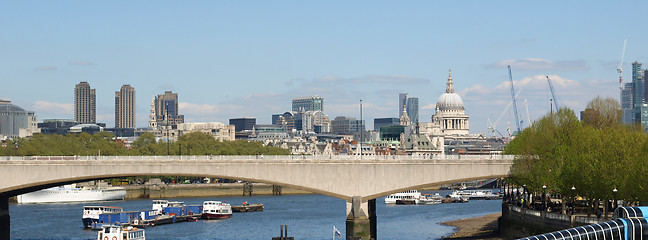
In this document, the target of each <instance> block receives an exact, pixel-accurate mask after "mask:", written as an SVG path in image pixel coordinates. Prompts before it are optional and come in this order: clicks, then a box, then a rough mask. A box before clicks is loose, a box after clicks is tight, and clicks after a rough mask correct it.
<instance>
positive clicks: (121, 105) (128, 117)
mask: <svg viewBox="0 0 648 240" xmlns="http://www.w3.org/2000/svg"><path fill="white" fill-rule="evenodd" d="M115 127H116V128H135V88H133V87H131V86H130V85H128V84H126V85H123V86H122V87H121V89H120V90H119V92H115Z"/></svg>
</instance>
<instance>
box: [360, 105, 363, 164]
mask: <svg viewBox="0 0 648 240" xmlns="http://www.w3.org/2000/svg"><path fill="white" fill-rule="evenodd" d="M362 135H363V128H362V99H360V160H362V140H363V139H362V137H363V136H362Z"/></svg>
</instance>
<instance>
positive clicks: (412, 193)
mask: <svg viewBox="0 0 648 240" xmlns="http://www.w3.org/2000/svg"><path fill="white" fill-rule="evenodd" d="M418 198H421V193H420V192H419V191H416V190H409V191H405V192H399V193H394V194H391V195H389V196H386V197H385V203H386V204H396V200H405V199H418Z"/></svg>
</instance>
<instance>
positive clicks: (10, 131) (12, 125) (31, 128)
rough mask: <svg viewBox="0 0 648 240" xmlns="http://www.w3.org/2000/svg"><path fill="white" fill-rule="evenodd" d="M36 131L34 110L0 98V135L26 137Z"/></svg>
mask: <svg viewBox="0 0 648 240" xmlns="http://www.w3.org/2000/svg"><path fill="white" fill-rule="evenodd" d="M38 132H40V129H39V128H38V118H37V117H36V115H35V114H34V112H32V111H25V109H23V108H21V107H19V106H16V105H13V104H11V101H9V100H3V99H0V137H7V138H18V137H28V136H31V135H33V134H34V133H38Z"/></svg>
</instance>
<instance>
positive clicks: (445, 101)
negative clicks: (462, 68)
mask: <svg viewBox="0 0 648 240" xmlns="http://www.w3.org/2000/svg"><path fill="white" fill-rule="evenodd" d="M436 106H437V109H439V110H451V109H457V110H464V103H463V100H461V97H460V96H459V94H457V93H455V92H454V86H453V84H452V72H450V71H449V72H448V83H446V92H445V93H444V94H441V96H440V97H439V100H437V105H436Z"/></svg>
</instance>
